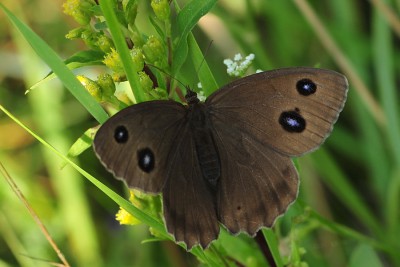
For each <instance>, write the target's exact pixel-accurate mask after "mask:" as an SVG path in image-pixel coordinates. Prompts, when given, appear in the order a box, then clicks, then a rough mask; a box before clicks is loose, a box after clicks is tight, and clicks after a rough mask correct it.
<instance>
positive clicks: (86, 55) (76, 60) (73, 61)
mask: <svg viewBox="0 0 400 267" xmlns="http://www.w3.org/2000/svg"><path fill="white" fill-rule="evenodd" d="M103 59H104V53H103V52H101V51H94V50H87V51H79V52H78V53H76V54H74V55H72V56H71V57H70V58H68V59H66V60H65V61H64V64H66V66H67V67H68V69H70V70H74V69H77V68H81V67H85V66H94V65H104V63H103ZM56 77H57V76H56V75H55V74H54V72H52V71H51V72H50V73H49V74H47V75H46V77H45V78H43V79H42V80H40V81H39V82H37V83H35V84H34V85H32V86H31V87H30V88H29V90H28V91H27V92H26V93H28V92H29V91H30V90H33V89H35V88H36V87H38V86H40V85H41V84H43V83H44V82H47V81H50V80H52V79H54V78H56Z"/></svg>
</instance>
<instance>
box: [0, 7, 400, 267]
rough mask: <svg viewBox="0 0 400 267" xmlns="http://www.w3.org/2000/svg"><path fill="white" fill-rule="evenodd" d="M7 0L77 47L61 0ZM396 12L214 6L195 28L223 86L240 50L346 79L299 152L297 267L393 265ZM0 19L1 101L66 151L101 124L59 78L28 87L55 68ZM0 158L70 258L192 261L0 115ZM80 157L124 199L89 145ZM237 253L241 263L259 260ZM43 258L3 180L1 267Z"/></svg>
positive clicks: (399, 70) (289, 250) (44, 33)
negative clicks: (329, 125) (326, 121)
mask: <svg viewBox="0 0 400 267" xmlns="http://www.w3.org/2000/svg"><path fill="white" fill-rule="evenodd" d="M3 2H4V3H3V4H4V5H5V6H6V7H7V8H8V9H10V10H11V11H12V12H13V13H14V14H15V15H16V16H17V17H18V18H19V19H21V20H23V21H24V22H25V23H27V24H28V25H29V26H30V27H31V28H32V29H33V30H34V31H35V32H36V33H37V34H38V35H40V36H41V37H42V38H43V39H44V40H45V41H46V42H47V43H48V44H49V45H50V46H51V47H52V48H53V49H54V50H55V51H57V53H58V54H59V55H60V56H61V57H62V58H68V57H69V56H71V55H72V54H73V53H75V52H77V51H80V50H84V49H85V46H84V44H83V43H81V42H79V41H70V40H66V39H65V37H64V36H65V34H66V33H68V31H69V30H70V29H72V28H74V27H76V26H77V25H76V23H75V22H74V21H73V20H72V19H71V18H70V17H68V16H66V15H65V14H64V13H63V12H62V3H63V1H58V0H57V1H43V0H29V1H19V0H18V1H11V0H9V1H3ZM139 2H140V8H139V15H138V16H139V17H138V21H137V24H138V27H140V28H141V30H142V31H144V32H148V33H149V34H150V33H152V32H154V29H153V28H152V27H151V24H150V23H149V20H148V16H151V15H153V14H151V12H152V11H151V8H150V5H149V3H148V1H139ZM179 3H180V4H181V6H184V5H185V3H186V2H185V1H179ZM399 14H400V1H399V0H397V1H383V0H376V1H372V0H371V1H361V0H354V1H348V0H335V1H303V0H293V1H292V0H288V1H273V0H259V1H250V0H249V1H239V0H236V1H233V0H224V1H222V0H220V1H219V2H218V3H217V5H216V6H215V7H214V8H213V9H212V11H211V12H210V13H208V14H207V15H205V16H204V17H203V18H202V19H201V20H200V22H199V24H198V27H196V28H195V29H194V31H193V33H194V35H195V38H196V40H197V42H198V43H199V46H200V48H201V49H202V50H203V51H206V50H207V47H208V46H209V43H210V41H211V40H212V41H213V42H212V44H211V46H210V48H209V49H208V50H207V53H206V55H205V60H206V61H207V62H208V64H209V66H211V70H212V72H213V74H214V77H215V78H216V80H217V82H218V84H219V85H220V86H221V85H223V84H225V83H227V82H229V81H230V80H231V78H230V77H229V76H228V75H227V74H226V68H225V65H223V63H222V61H223V59H225V58H232V57H233V56H234V54H236V53H238V52H241V53H242V54H243V55H248V54H249V53H254V54H255V56H256V59H255V62H254V65H253V66H254V68H253V69H252V70H251V72H254V71H255V70H256V69H263V70H269V69H274V68H279V67H291V66H312V67H321V68H328V69H332V70H336V71H338V72H341V73H344V74H345V75H346V76H347V77H348V79H349V83H350V89H349V95H348V100H347V103H346V106H345V108H344V111H343V112H342V114H341V116H340V118H339V121H338V122H337V124H336V126H335V128H334V131H333V133H332V135H331V137H330V138H329V139H328V140H327V141H326V143H325V144H324V145H323V146H322V148H321V149H319V150H318V151H316V152H314V153H312V154H309V155H306V156H304V157H302V158H299V159H298V160H297V165H298V167H299V172H300V180H301V185H300V195H299V199H298V201H297V202H296V204H294V205H293V206H292V207H291V208H290V210H289V211H288V213H287V214H286V215H285V216H284V217H283V218H282V221H284V222H282V223H280V222H279V223H278V225H277V227H275V230H276V231H275V232H276V233H277V236H278V238H279V248H280V252H281V255H283V256H284V257H286V258H285V261H286V262H290V264H291V266H306V265H301V264H308V266H400V255H399V254H398V251H399V250H400V241H399V240H400V216H399V214H400V207H399V204H400V194H399V192H400V126H399V124H400V119H399V105H400V101H399V88H400V75H399V74H400V40H399V38H400V22H399V21H400V19H399ZM0 21H1V23H0V104H1V105H3V106H4V107H6V108H7V109H8V110H10V111H11V112H12V114H13V115H15V116H16V117H17V118H19V119H20V120H22V121H23V122H24V123H25V124H26V125H28V126H29V127H30V128H31V129H32V130H34V131H35V132H37V133H38V134H39V135H40V136H42V137H43V138H44V139H45V140H46V141H48V142H49V143H50V144H52V145H53V146H54V147H56V148H57V149H58V150H59V151H61V152H63V153H67V151H68V149H69V147H70V146H71V145H72V144H73V143H74V142H75V140H76V139H77V138H79V137H80V136H81V135H82V134H83V132H84V131H86V130H87V129H88V128H90V127H93V126H96V124H97V122H96V121H95V120H94V119H93V118H92V117H91V116H90V115H89V114H88V112H87V111H86V110H85V109H84V108H83V107H82V106H81V105H80V104H79V102H77V101H76V99H74V98H73V97H72V96H71V95H70V94H69V93H68V91H66V90H65V89H64V88H63V86H62V85H61V84H60V83H59V82H58V81H57V80H52V81H49V82H47V83H45V84H42V85H41V86H40V87H38V88H36V89H35V90H33V91H31V92H30V93H29V94H25V91H26V90H27V89H28V88H29V87H31V86H32V85H33V84H35V83H36V82H38V81H39V80H41V79H42V78H43V77H44V76H45V75H47V73H48V72H49V69H48V68H47V67H46V66H45V65H44V64H43V62H42V61H41V60H40V59H38V58H37V56H36V54H35V53H34V52H33V51H32V49H31V48H30V46H29V44H28V43H27V42H26V41H25V40H23V39H22V38H21V35H20V34H19V33H17V32H16V31H15V28H14V27H13V26H11V24H10V23H9V21H8V20H7V19H6V17H5V16H4V13H3V12H0ZM182 71H183V75H181V76H184V77H185V78H184V82H185V83H187V84H190V85H195V84H197V82H198V80H197V77H196V74H195V73H193V72H189V71H188V72H187V73H185V68H184V69H183V70H182ZM98 72H99V69H97V68H93V67H91V68H82V69H79V70H77V71H76V73H79V74H82V73H83V74H85V75H88V76H91V75H93V76H96V74H97V73H98ZM0 161H1V163H2V164H3V165H4V166H5V167H6V168H7V170H8V171H9V173H10V175H11V176H12V177H13V178H14V180H15V181H16V183H17V184H18V186H19V187H20V189H21V191H22V192H23V194H24V195H25V197H26V198H27V199H28V201H29V203H30V204H31V206H32V207H33V208H34V209H35V210H36V212H37V213H38V215H39V217H40V218H41V220H42V221H43V222H44V224H45V225H46V227H47V228H48V230H49V232H50V233H51V235H52V237H53V238H54V240H55V241H56V243H57V244H58V245H59V247H60V248H61V250H62V252H63V253H64V254H65V256H66V257H67V259H68V260H69V262H70V263H71V264H72V265H73V266H178V267H179V266H198V265H199V262H198V261H197V260H196V258H195V257H194V256H193V255H191V254H189V253H186V252H185V251H184V250H183V249H181V248H180V247H178V246H176V245H175V244H174V243H172V242H170V241H162V242H149V243H144V244H142V243H141V242H142V240H144V239H146V238H148V237H149V236H150V234H149V232H148V227H147V226H145V225H138V226H120V225H119V224H118V222H117V221H115V213H116V212H117V211H118V206H117V205H116V204H115V203H114V202H113V201H111V200H110V199H109V198H108V197H106V196H105V195H104V194H103V193H102V192H101V191H99V189H97V188H96V187H94V186H93V185H92V184H91V183H89V182H88V181H87V180H86V179H85V178H83V177H82V176H80V175H79V174H78V173H77V172H76V171H75V170H73V169H72V168H71V167H70V166H66V167H64V168H62V165H63V161H62V160H61V159H59V158H58V157H57V156H55V155H54V154H53V153H52V152H50V151H49V150H47V149H46V148H44V147H43V146H42V145H41V144H40V143H39V142H37V140H35V139H34V138H33V137H32V136H30V135H29V134H28V133H27V132H25V131H24V130H23V129H22V128H20V127H19V126H18V125H17V124H15V123H14V122H13V121H12V120H10V119H9V117H7V116H5V115H4V114H3V113H0ZM76 162H77V163H78V164H79V165H80V166H81V167H83V168H84V169H85V170H87V171H88V172H90V173H91V174H93V175H94V176H95V177H97V178H98V179H99V180H100V181H102V182H103V183H105V184H106V185H107V186H109V187H110V188H112V189H113V190H115V191H117V192H119V193H120V194H122V195H126V189H125V188H124V186H123V185H122V183H120V182H119V181H116V180H115V179H113V178H112V176H111V175H110V174H108V173H107V172H106V171H105V170H104V168H103V167H102V166H101V164H100V163H99V162H98V160H97V159H96V157H95V156H94V154H93V151H92V150H91V149H89V150H87V151H86V152H84V153H83V154H82V155H80V156H79V157H78V159H77V160H76ZM236 238H237V239H239V238H243V239H244V240H246V239H248V237H242V236H241V237H236ZM227 250H229V248H227ZM246 253H248V252H246ZM227 254H228V255H230V253H229V251H228V252H227ZM245 255H247V256H248V258H247V259H245V260H242V259H241V260H239V259H236V260H237V261H238V262H240V264H242V265H245V266H262V265H261V263H259V262H257V261H252V256H253V255H252V254H251V253H248V254H245ZM231 257H233V258H234V257H235V256H234V255H231ZM44 260H52V261H56V255H55V253H54V251H52V249H51V247H50V246H49V245H48V243H47V241H46V239H45V238H44V237H43V235H42V234H41V232H40V230H39V228H38V227H37V226H36V224H35V223H34V221H33V219H32V217H31V216H30V215H29V213H28V212H27V210H26V209H25V207H24V206H23V204H22V203H21V202H20V201H19V200H18V198H17V197H16V196H15V194H14V193H13V192H12V190H11V189H10V187H9V186H8V185H7V183H6V181H5V180H4V179H0V267H3V266H49V264H48V263H46V262H44ZM229 266H231V265H229Z"/></svg>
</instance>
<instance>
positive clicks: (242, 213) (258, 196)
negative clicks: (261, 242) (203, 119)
mask: <svg viewBox="0 0 400 267" xmlns="http://www.w3.org/2000/svg"><path fill="white" fill-rule="evenodd" d="M214 129H215V131H214V133H215V135H214V137H215V143H216V145H217V148H218V151H219V156H220V161H221V177H220V180H219V187H218V192H217V209H218V219H219V221H220V222H221V223H222V224H223V225H225V227H226V228H227V229H228V230H229V231H230V232H232V233H239V232H241V231H244V232H247V233H248V234H250V235H254V234H255V233H256V232H257V231H258V230H259V229H260V228H261V227H263V226H266V227H270V226H272V224H273V223H274V221H275V219H276V218H277V217H278V216H279V215H281V214H283V213H284V212H285V211H286V209H287V207H288V206H289V204H290V203H292V202H293V201H294V200H295V199H296V197H297V192H298V175H297V171H296V169H295V168H294V166H293V163H292V162H291V160H290V158H289V157H287V156H284V155H281V154H279V153H277V152H275V151H273V150H271V149H270V148H269V147H266V146H264V145H262V144H261V143H260V142H258V141H257V140H255V139H253V138H252V137H251V136H248V135H247V134H245V133H243V132H241V131H240V130H239V129H234V128H231V127H230V125H229V124H227V123H225V122H223V121H218V120H217V121H214Z"/></svg>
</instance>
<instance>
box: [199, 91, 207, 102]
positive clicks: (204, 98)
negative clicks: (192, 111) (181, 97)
mask: <svg viewBox="0 0 400 267" xmlns="http://www.w3.org/2000/svg"><path fill="white" fill-rule="evenodd" d="M197 98H198V99H199V100H200V101H201V102H204V101H206V96H205V95H204V92H203V91H200V92H199V93H198V94H197Z"/></svg>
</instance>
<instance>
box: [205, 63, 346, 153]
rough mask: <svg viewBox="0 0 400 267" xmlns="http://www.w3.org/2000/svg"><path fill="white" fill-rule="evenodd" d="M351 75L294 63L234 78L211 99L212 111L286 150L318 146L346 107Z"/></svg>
mask: <svg viewBox="0 0 400 267" xmlns="http://www.w3.org/2000/svg"><path fill="white" fill-rule="evenodd" d="M347 88H348V85H347V80H346V78H345V77H344V76H343V75H341V74H339V73H336V72H334V71H329V70H321V69H313V68H288V69H280V70H274V71H267V72H263V73H258V74H254V75H250V76H247V77H245V78H243V79H239V80H237V81H234V82H232V83H230V84H228V85H226V86H224V87H222V88H221V89H220V90H218V91H216V92H215V93H214V94H212V95H211V96H210V97H209V98H208V99H207V101H206V105H207V106H208V107H209V113H210V116H211V118H212V120H213V119H215V120H222V121H224V122H229V124H231V125H232V128H235V129H238V131H240V132H242V133H244V134H247V135H248V136H251V137H252V138H254V139H256V140H258V141H259V142H260V143H262V144H264V145H266V146H269V147H270V148H271V149H273V150H276V151H278V152H280V153H282V154H284V155H288V156H299V155H302V154H304V153H306V152H308V151H311V150H314V149H316V148H317V147H318V146H319V145H320V144H321V143H322V142H323V141H324V140H325V139H326V137H327V136H328V135H329V133H330V132H331V130H332V126H333V124H334V123H335V121H336V120H337V118H338V115H339V113H340V111H341V110H342V108H343V105H344V102H345V100H346V94H347Z"/></svg>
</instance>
